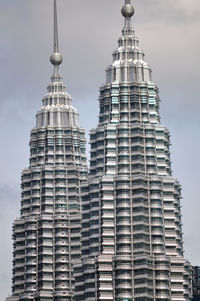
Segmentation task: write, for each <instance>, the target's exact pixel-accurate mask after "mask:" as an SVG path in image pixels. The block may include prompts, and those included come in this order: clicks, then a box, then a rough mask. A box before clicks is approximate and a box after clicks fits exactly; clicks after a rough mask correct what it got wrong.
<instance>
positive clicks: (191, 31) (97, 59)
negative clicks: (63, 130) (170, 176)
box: [0, 0, 200, 301]
mask: <svg viewBox="0 0 200 301" xmlns="http://www.w3.org/2000/svg"><path fill="white" fill-rule="evenodd" d="M52 3H53V0H42V1H41V0H0V105H1V106H0V139H1V140H0V141H1V147H0V158H1V164H0V300H1V301H3V300H4V299H5V297H6V296H7V294H8V292H9V291H10V286H11V261H12V240H11V227H12V222H13V220H14V218H15V217H17V216H18V215H19V208H20V207H19V204H20V173H21V171H22V169H23V168H24V167H26V166H28V158H29V147H28V143H29V133H30V130H31V128H32V127H33V126H34V125H35V114H36V111H37V109H38V108H39V107H40V105H41V99H42V96H43V95H44V94H45V93H46V86H47V84H48V83H49V80H50V76H51V73H52V67H51V65H50V63H49V56H50V54H51V53H52V26H53V16H52V14H53V11H52V8H53V5H52ZM122 3H123V0H84V1H83V0H76V1H75V0H58V10H59V31H60V50H61V52H62V54H63V57H64V62H63V64H62V67H61V73H62V75H63V78H64V81H65V82H66V83H67V86H68V92H69V93H70V94H71V95H72V97H73V104H74V106H75V107H76V108H77V109H78V111H79V113H80V123H81V125H82V126H83V127H84V128H86V131H87V133H88V131H89V129H91V128H92V127H95V126H96V124H97V116H98V101H97V98H98V88H99V86H100V85H101V84H102V83H104V79H105V72H104V69H105V68H106V67H107V66H108V65H109V64H110V63H111V61H112V56H111V54H112V51H113V50H114V49H115V48H116V46H117V39H118V37H119V36H120V34H121V29H122V27H123V18H122V17H121V15H120V9H121V6H122ZM134 6H135V11H136V13H135V16H134V18H133V22H134V27H135V30H136V35H137V36H138V37H139V39H140V45H141V46H142V48H143V49H144V51H145V53H146V61H147V62H148V63H149V64H150V65H151V67H152V69H153V80H154V82H155V83H156V84H157V85H158V87H159V89H160V97H161V100H162V102H161V117H162V122H163V123H164V124H165V125H166V126H167V127H168V128H169V129H170V131H171V142H172V146H171V151H172V161H173V165H172V166H173V170H174V176H175V177H177V178H178V179H179V181H180V182H181V184H182V186H183V200H182V206H183V208H182V214H183V224H184V240H185V251H186V257H187V258H188V259H190V260H191V262H192V263H193V264H200V255H199V254H200V231H199V228H200V218H199V216H200V197H199V193H198V192H199V185H200V177H199V172H198V171H199V170H200V139H199V132H200V118H199V115H200V99H199V98H200V97H199V94H200V91H199V86H200V70H199V66H200V62H199V54H200V38H199V37H200V1H199V0H189V1H188V0H135V1H134ZM88 113H89V118H88Z"/></svg>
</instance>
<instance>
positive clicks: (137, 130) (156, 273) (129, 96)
mask: <svg viewBox="0 0 200 301" xmlns="http://www.w3.org/2000/svg"><path fill="white" fill-rule="evenodd" d="M121 12H122V15H123V17H124V18H125V25H124V28H123V30H122V36H121V37H120V38H119V41H118V48H117V50H115V51H114V52H113V62H112V64H111V65H110V66H109V67H108V68H107V70H106V83H105V85H103V86H101V87H100V95H99V107H100V113H99V123H98V126H97V128H96V129H92V130H91V134H90V143H91V157H90V176H89V179H88V183H87V184H85V185H83V187H82V194H83V197H82V201H83V218H82V260H81V261H80V262H79V263H78V264H76V267H75V279H76V281H75V286H76V293H75V300H84V301H94V300H96V301H97V300H98V301H99V300H103V301H105V300H110V301H111V300H112V301H133V300H134V301H153V300H154V301H155V300H156V301H161V300H162V301H171V300H172V301H175V300H177V301H188V300H191V266H190V264H189V262H187V261H186V260H185V259H184V255H183V238H182V224H181V186H180V184H179V182H178V181H177V180H176V179H174V178H173V176H172V170H171V161H170V149H169V146H170V133H169V131H168V130H167V128H166V127H165V126H164V125H163V124H162V123H161V121H160V113H159V104H160V98H159V93H158V88H157V86H156V85H155V84H154V83H153V81H152V71H151V68H150V66H149V65H148V64H147V63H146V62H145V60H144V52H143V51H142V49H141V48H140V46H139V40H138V38H137V37H136V36H135V32H134V29H133V27H132V25H131V17H132V16H133V15H134V8H133V6H132V5H131V3H130V0H125V4H124V6H123V7H122V11H121Z"/></svg>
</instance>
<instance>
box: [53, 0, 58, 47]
mask: <svg viewBox="0 0 200 301" xmlns="http://www.w3.org/2000/svg"><path fill="white" fill-rule="evenodd" d="M55 52H59V47H58V17H57V2H56V0H54V53H55Z"/></svg>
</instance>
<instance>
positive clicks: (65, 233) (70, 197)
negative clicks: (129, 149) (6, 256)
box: [8, 74, 87, 301]
mask: <svg viewBox="0 0 200 301" xmlns="http://www.w3.org/2000/svg"><path fill="white" fill-rule="evenodd" d="M86 179H87V163H86V155H85V132H84V130H83V129H82V128H81V127H80V126H79V124H78V113H77V111H76V109H75V108H74V107H72V104H71V96H70V95H69V94H68V93H67V92H66V87H65V84H64V83H63V82H62V79H61V76H60V75H59V74H54V75H53V76H52V81H51V83H50V85H49V86H48V93H47V94H46V95H45V97H44V99H43V106H42V108H41V109H40V110H39V111H38V113H37V122H36V127H35V128H34V129H33V130H32V131H31V138H30V165H29V168H27V169H25V170H24V171H23V172H22V184H21V188H22V199H21V215H20V218H19V219H17V220H16V221H15V222H14V225H13V238H14V251H13V293H12V295H13V296H12V297H11V298H8V300H24V301H25V300H38V301H42V300H72V296H73V293H74V276H73V264H74V263H75V262H76V260H77V259H80V255H81V251H80V250H81V245H80V235H81V233H80V232H81V197H80V187H81V185H82V183H83V182H84V181H85V180H86Z"/></svg>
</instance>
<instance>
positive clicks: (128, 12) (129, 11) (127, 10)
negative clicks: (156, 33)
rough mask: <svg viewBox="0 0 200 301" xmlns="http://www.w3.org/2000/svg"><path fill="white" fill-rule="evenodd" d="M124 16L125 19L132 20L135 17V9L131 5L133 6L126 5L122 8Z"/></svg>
mask: <svg viewBox="0 0 200 301" xmlns="http://www.w3.org/2000/svg"><path fill="white" fill-rule="evenodd" d="M121 12H122V16H123V17H124V18H131V17H132V16H133V15H134V12H135V10H134V7H133V6H132V5H131V4H125V5H124V6H123V7H122V10H121Z"/></svg>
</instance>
